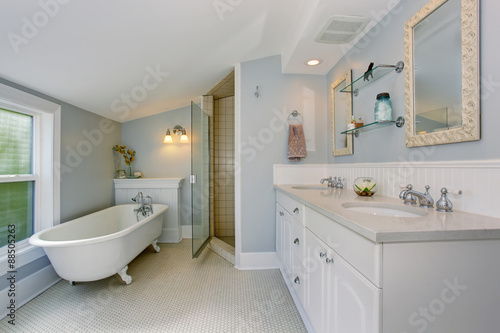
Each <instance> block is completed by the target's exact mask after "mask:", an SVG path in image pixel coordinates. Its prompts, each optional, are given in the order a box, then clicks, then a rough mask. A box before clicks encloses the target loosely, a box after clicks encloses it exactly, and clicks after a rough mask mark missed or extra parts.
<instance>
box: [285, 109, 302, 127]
mask: <svg viewBox="0 0 500 333" xmlns="http://www.w3.org/2000/svg"><path fill="white" fill-rule="evenodd" d="M299 117H300V118H299ZM290 120H296V121H298V122H299V123H300V124H301V125H302V123H303V122H304V117H303V116H302V115H301V114H300V113H299V111H297V110H293V111H292V113H290V115H289V116H288V123H290Z"/></svg>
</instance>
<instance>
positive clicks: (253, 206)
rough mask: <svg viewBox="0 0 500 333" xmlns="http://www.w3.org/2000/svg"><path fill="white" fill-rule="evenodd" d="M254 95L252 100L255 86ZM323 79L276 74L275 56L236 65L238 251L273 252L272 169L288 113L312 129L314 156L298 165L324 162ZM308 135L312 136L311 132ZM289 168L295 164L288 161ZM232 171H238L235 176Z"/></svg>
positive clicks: (279, 158)
mask: <svg viewBox="0 0 500 333" xmlns="http://www.w3.org/2000/svg"><path fill="white" fill-rule="evenodd" d="M256 86H259V88H260V96H259V98H256V97H255V95H254V93H255V87H256ZM325 86H326V78H325V77H324V76H314V75H285V74H282V73H281V61H280V57H279V56H273V57H268V58H263V59H259V60H254V61H249V62H245V63H242V64H241V128H240V133H241V142H242V147H241V149H242V157H241V169H240V171H241V186H242V193H241V203H242V210H241V216H242V221H241V234H242V251H243V252H274V251H275V222H274V220H275V194H274V188H273V164H277V163H290V164H292V162H289V161H288V159H287V138H288V125H287V124H286V118H285V120H283V115H284V117H287V116H288V115H289V114H290V113H291V112H292V111H293V110H294V109H296V110H298V111H299V112H301V113H302V114H304V123H305V122H311V121H312V116H308V115H307V114H305V111H304V110H305V109H309V108H312V110H313V113H314V125H313V126H312V128H313V130H312V131H310V132H309V133H306V135H313V136H314V137H315V142H316V145H315V151H313V152H308V155H307V158H305V159H303V160H302V161H301V162H299V163H326V161H327V158H326V147H327V142H328V141H330V140H329V139H328V137H327V135H326V132H327V124H326V122H325V120H326V115H325V112H326V108H327V101H326V100H327V95H326V90H325ZM311 132H313V133H311ZM293 164H297V163H296V162H294V163H293ZM236 172H238V170H237V171H236Z"/></svg>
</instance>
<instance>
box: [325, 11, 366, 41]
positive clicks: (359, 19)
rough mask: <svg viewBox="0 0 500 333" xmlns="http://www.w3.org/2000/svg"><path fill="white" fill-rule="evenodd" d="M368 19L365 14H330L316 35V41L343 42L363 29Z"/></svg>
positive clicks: (351, 38) (350, 39) (352, 37)
mask: <svg viewBox="0 0 500 333" xmlns="http://www.w3.org/2000/svg"><path fill="white" fill-rule="evenodd" d="M368 22H370V19H369V18H368V17H365V16H347V15H335V16H331V17H330V18H329V19H328V21H327V22H326V24H325V25H324V26H323V29H321V31H320V33H319V34H318V36H317V37H316V39H315V40H316V42H318V43H327V44H345V43H349V42H350V41H352V40H353V39H354V38H355V37H356V36H357V35H359V34H360V33H361V31H363V29H364V28H365V27H366V25H367V24H368Z"/></svg>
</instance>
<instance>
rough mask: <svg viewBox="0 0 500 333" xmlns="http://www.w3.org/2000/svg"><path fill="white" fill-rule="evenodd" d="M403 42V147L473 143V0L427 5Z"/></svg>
mask: <svg viewBox="0 0 500 333" xmlns="http://www.w3.org/2000/svg"><path fill="white" fill-rule="evenodd" d="M404 42H405V58H406V59H405V63H406V64H407V65H408V67H407V70H406V76H405V80H406V124H407V126H406V146H407V147H419V146H429V145H438V144H447V143H455V142H464V141H474V140H479V139H480V93H479V87H480V77H479V75H480V73H479V0H432V1H430V2H429V3H428V4H427V5H426V6H425V7H424V8H422V9H421V10H420V11H419V12H418V13H417V14H415V15H414V16H413V17H412V18H411V19H410V20H408V22H406V24H405V40H404Z"/></svg>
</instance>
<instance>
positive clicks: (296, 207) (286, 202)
mask: <svg viewBox="0 0 500 333" xmlns="http://www.w3.org/2000/svg"><path fill="white" fill-rule="evenodd" d="M276 201H277V202H278V203H279V204H280V205H281V206H282V207H283V208H285V210H286V211H287V212H289V213H290V214H291V215H292V216H293V218H294V219H296V220H297V221H299V222H300V223H302V224H304V205H303V204H301V203H299V202H298V201H295V200H293V199H292V198H290V197H289V196H287V195H285V194H283V193H281V192H276Z"/></svg>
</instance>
